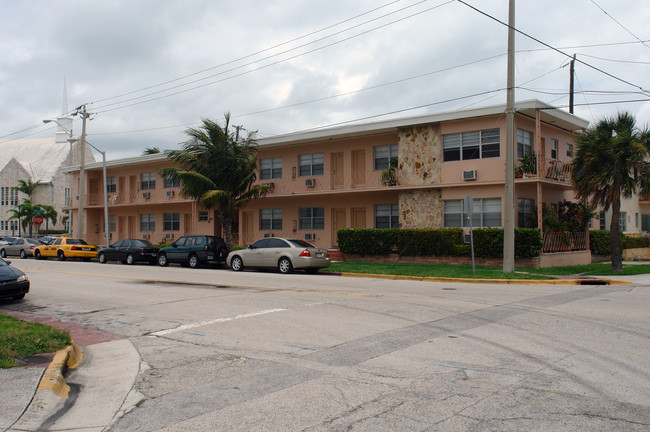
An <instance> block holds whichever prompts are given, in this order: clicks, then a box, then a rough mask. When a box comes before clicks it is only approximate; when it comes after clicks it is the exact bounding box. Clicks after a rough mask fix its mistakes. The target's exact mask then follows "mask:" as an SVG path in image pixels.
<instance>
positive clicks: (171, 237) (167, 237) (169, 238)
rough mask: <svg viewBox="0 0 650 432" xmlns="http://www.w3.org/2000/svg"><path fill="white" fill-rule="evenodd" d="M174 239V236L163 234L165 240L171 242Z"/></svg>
mask: <svg viewBox="0 0 650 432" xmlns="http://www.w3.org/2000/svg"><path fill="white" fill-rule="evenodd" d="M173 239H174V234H171V233H167V234H165V240H173Z"/></svg>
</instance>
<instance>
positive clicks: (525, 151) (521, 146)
mask: <svg viewBox="0 0 650 432" xmlns="http://www.w3.org/2000/svg"><path fill="white" fill-rule="evenodd" d="M532 153H533V134H532V133H530V132H528V131H525V130H521V129H517V157H524V156H526V155H529V154H532Z"/></svg>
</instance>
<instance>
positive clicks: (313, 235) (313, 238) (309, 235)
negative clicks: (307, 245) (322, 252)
mask: <svg viewBox="0 0 650 432" xmlns="http://www.w3.org/2000/svg"><path fill="white" fill-rule="evenodd" d="M305 240H310V241H313V240H316V234H314V233H312V234H305Z"/></svg>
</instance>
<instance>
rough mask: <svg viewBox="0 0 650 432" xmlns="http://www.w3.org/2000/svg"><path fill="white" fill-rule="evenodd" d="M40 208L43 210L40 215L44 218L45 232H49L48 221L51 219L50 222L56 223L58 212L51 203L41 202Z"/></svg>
mask: <svg viewBox="0 0 650 432" xmlns="http://www.w3.org/2000/svg"><path fill="white" fill-rule="evenodd" d="M41 209H42V210H43V213H41V216H43V219H45V233H46V234H47V233H49V232H50V221H52V224H55V225H56V220H57V218H58V217H59V213H58V212H57V211H56V210H55V209H54V207H52V206H51V205H46V204H43V205H41Z"/></svg>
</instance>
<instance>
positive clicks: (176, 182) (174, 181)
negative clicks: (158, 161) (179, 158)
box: [163, 176, 181, 189]
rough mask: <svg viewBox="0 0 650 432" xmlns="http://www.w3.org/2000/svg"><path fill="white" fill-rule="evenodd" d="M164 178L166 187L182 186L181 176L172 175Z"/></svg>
mask: <svg viewBox="0 0 650 432" xmlns="http://www.w3.org/2000/svg"><path fill="white" fill-rule="evenodd" d="M163 180H164V187H165V188H166V189H168V188H176V187H180V186H181V180H180V179H179V178H173V177H172V176H165V177H164V178H163Z"/></svg>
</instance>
